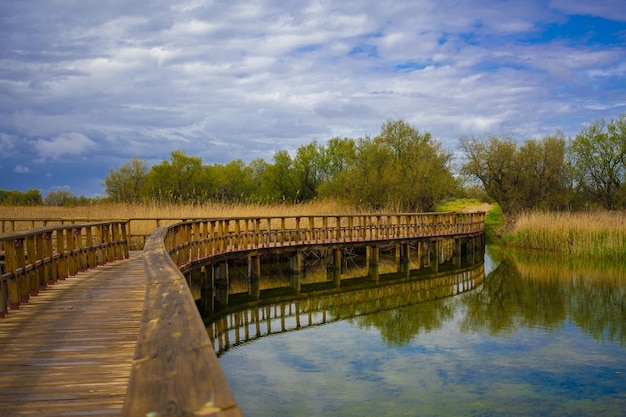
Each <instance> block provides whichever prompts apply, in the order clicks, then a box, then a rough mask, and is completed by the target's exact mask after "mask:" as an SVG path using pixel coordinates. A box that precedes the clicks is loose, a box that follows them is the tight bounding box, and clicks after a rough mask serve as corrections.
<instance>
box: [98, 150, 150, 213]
mask: <svg viewBox="0 0 626 417" xmlns="http://www.w3.org/2000/svg"><path fill="white" fill-rule="evenodd" d="M147 173H148V165H147V163H146V161H144V160H141V159H138V158H134V159H133V160H131V161H130V162H124V163H123V164H122V166H121V167H120V168H119V169H118V170H115V169H113V168H111V170H110V171H109V175H107V176H106V177H105V178H104V191H105V192H106V194H107V195H108V196H109V198H110V199H112V200H114V201H119V202H124V203H134V202H137V201H139V199H140V197H141V192H142V189H143V187H144V185H145V182H146V176H147Z"/></svg>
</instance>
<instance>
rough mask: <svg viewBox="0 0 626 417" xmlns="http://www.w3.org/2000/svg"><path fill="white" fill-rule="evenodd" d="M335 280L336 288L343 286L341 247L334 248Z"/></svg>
mask: <svg viewBox="0 0 626 417" xmlns="http://www.w3.org/2000/svg"><path fill="white" fill-rule="evenodd" d="M333 280H334V282H335V288H339V287H340V286H341V248H337V247H336V248H333Z"/></svg>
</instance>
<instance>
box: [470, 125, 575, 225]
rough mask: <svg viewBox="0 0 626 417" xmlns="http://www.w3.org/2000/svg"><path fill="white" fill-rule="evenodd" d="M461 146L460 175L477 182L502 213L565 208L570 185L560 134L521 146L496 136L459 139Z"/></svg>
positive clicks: (563, 140)
mask: <svg viewBox="0 0 626 417" xmlns="http://www.w3.org/2000/svg"><path fill="white" fill-rule="evenodd" d="M460 142H461V149H462V151H463V152H464V154H465V162H464V164H463V166H462V168H461V170H462V173H463V174H465V175H468V176H471V177H474V178H477V179H478V180H479V181H480V182H481V184H482V186H483V187H484V189H485V191H486V193H487V194H488V195H489V197H491V198H493V199H494V200H495V201H496V202H497V203H498V204H499V205H500V206H501V207H502V209H503V210H504V212H505V213H509V212H518V211H521V210H525V209H530V208H545V209H562V208H566V207H568V204H569V199H570V194H569V190H570V189H571V184H572V181H571V175H570V169H569V166H568V163H567V160H566V143H565V139H564V137H563V135H562V134H561V133H559V132H557V133H556V134H555V135H553V136H547V137H545V138H543V139H542V140H535V139H531V140H528V141H526V142H525V143H524V144H523V145H522V146H519V145H517V143H515V142H514V141H513V140H512V139H511V138H507V137H497V136H489V137H487V138H484V139H481V138H476V137H462V138H461V140H460Z"/></svg>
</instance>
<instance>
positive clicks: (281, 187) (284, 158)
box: [261, 151, 298, 202]
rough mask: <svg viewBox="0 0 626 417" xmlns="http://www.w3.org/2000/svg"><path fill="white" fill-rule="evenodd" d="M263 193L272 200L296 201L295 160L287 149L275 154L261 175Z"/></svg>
mask: <svg viewBox="0 0 626 417" xmlns="http://www.w3.org/2000/svg"><path fill="white" fill-rule="evenodd" d="M261 195H262V196H263V198H267V199H268V200H269V201H270V202H279V201H288V202H293V201H296V199H297V196H298V188H297V187H296V185H295V181H294V178H293V161H292V159H291V156H290V155H289V153H288V152H287V151H278V152H276V153H275V154H274V162H273V163H272V164H269V165H268V166H267V167H266V169H265V170H264V171H263V173H262V176H261Z"/></svg>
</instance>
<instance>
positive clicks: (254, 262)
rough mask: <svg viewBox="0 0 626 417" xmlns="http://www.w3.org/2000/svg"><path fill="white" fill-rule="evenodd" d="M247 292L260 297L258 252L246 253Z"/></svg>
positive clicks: (259, 259)
mask: <svg viewBox="0 0 626 417" xmlns="http://www.w3.org/2000/svg"><path fill="white" fill-rule="evenodd" d="M248 294H250V295H252V296H254V297H255V298H256V299H257V300H258V299H259V298H261V256H260V254H259V252H258V251H257V252H254V253H250V254H249V255H248Z"/></svg>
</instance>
